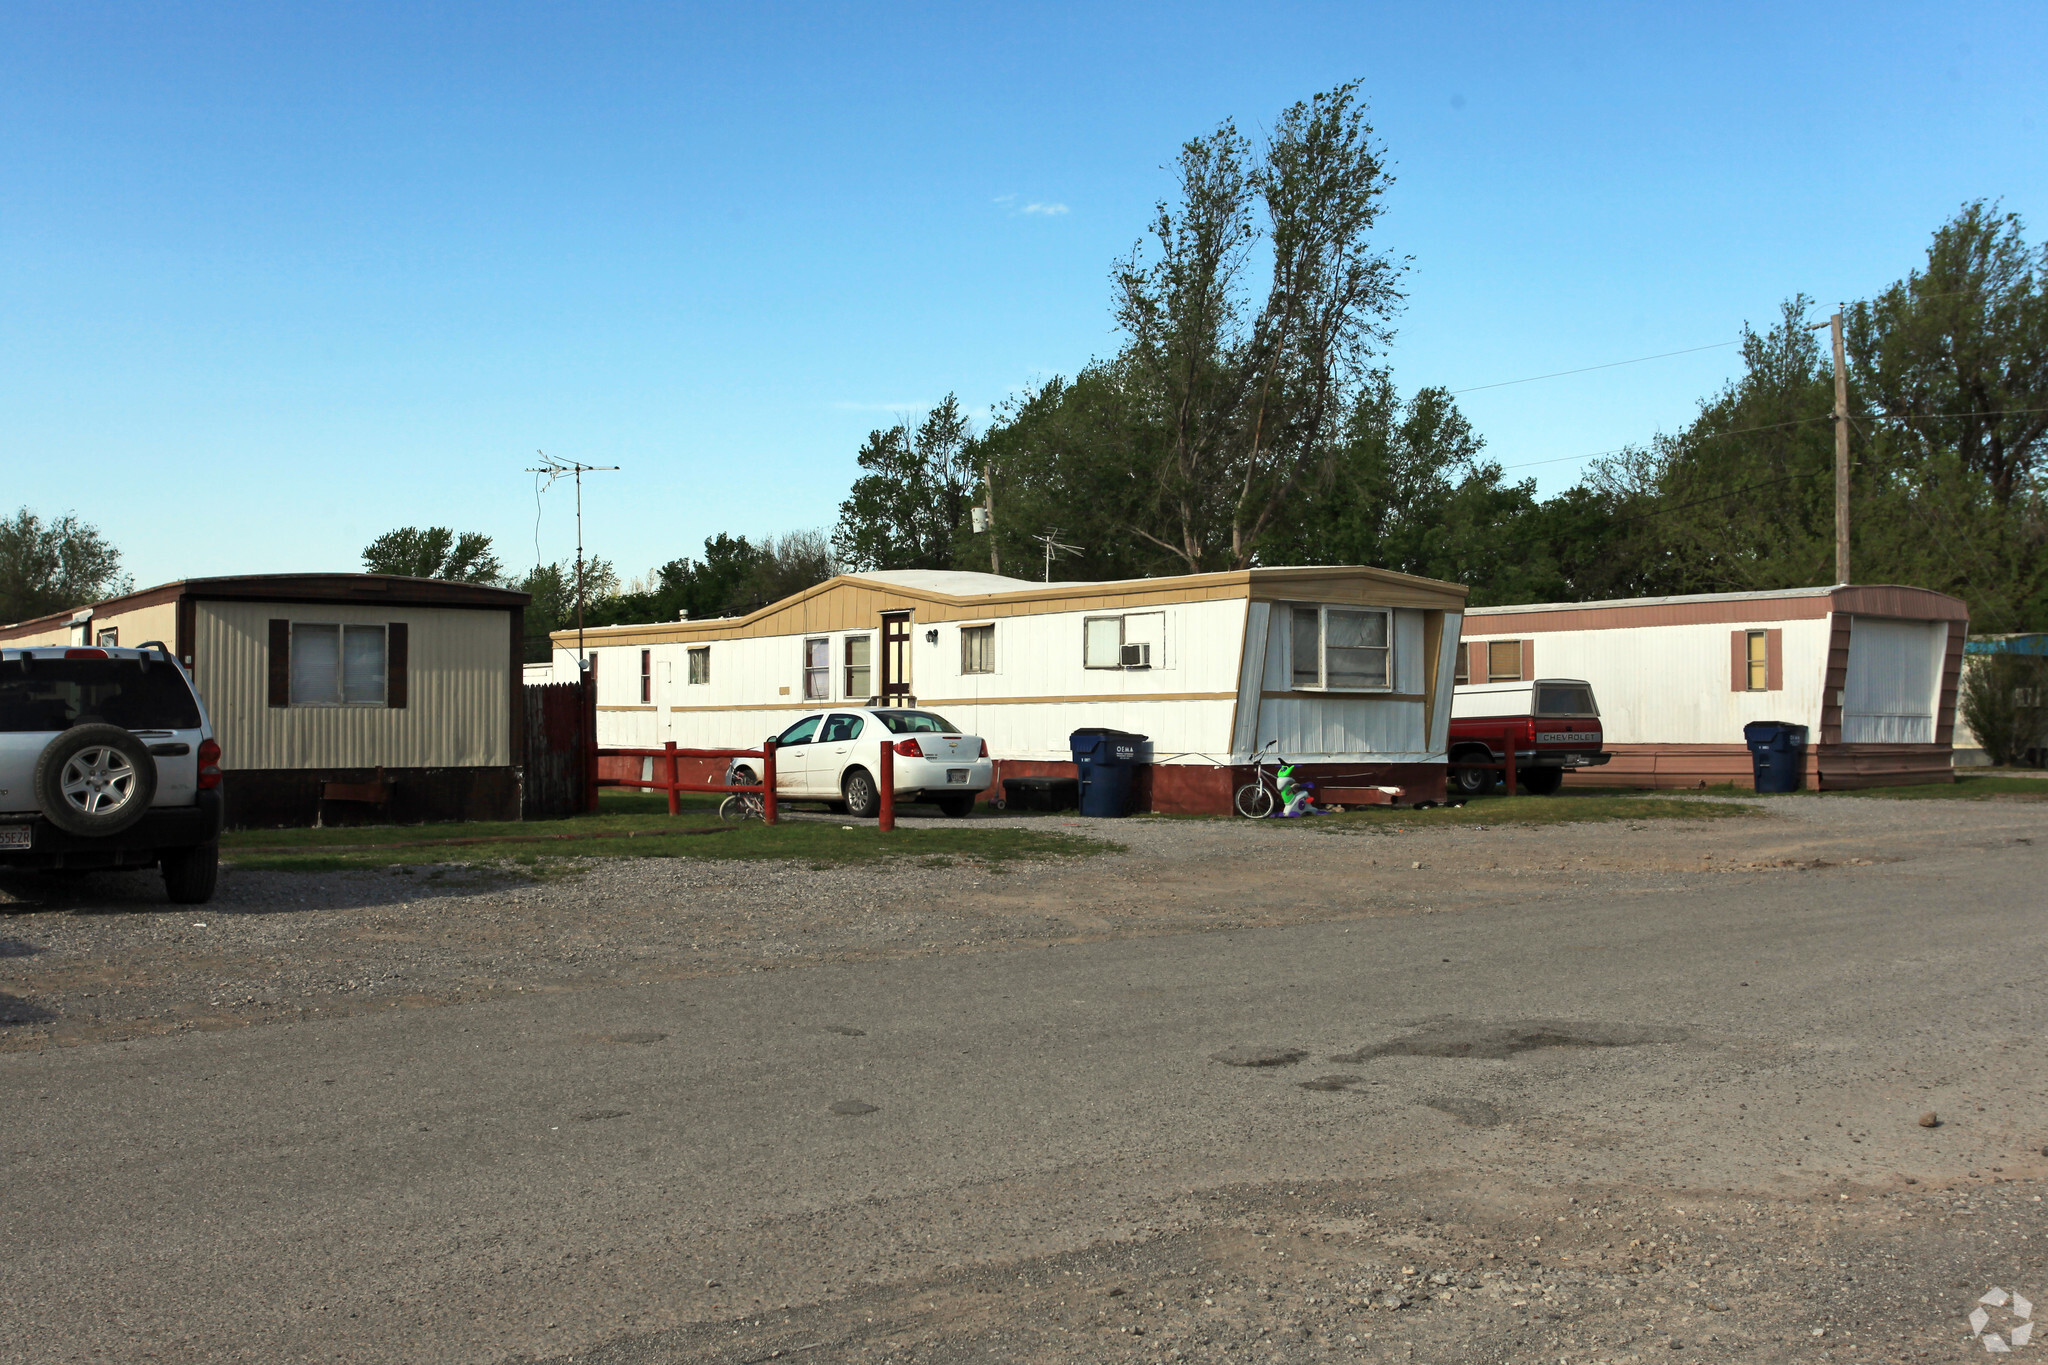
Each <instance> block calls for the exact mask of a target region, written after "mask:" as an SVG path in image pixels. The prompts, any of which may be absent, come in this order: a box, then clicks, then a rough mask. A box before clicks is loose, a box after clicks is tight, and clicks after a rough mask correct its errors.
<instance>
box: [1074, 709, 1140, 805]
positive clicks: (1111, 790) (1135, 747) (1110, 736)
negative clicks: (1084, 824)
mask: <svg viewBox="0 0 2048 1365" xmlns="http://www.w3.org/2000/svg"><path fill="white" fill-rule="evenodd" d="M1145 738H1146V737H1145V736H1144V735H1134V734H1131V733H1130V732H1129V731H1126V730H1104V729H1099V728H1091V729H1087V730H1076V731H1074V733H1072V734H1071V735H1068V736H1067V745H1068V747H1069V748H1070V749H1071V750H1072V751H1073V755H1074V767H1075V768H1077V769H1078V770H1079V772H1080V777H1081V814H1083V815H1090V816H1095V817H1097V818H1099V819H1111V820H1114V819H1120V818H1122V817H1123V815H1124V814H1125V813H1126V812H1127V811H1128V810H1129V808H1130V804H1131V771H1132V769H1134V768H1136V767H1137V765H1138V753H1139V746H1140V745H1142V744H1143V743H1144V742H1145Z"/></svg>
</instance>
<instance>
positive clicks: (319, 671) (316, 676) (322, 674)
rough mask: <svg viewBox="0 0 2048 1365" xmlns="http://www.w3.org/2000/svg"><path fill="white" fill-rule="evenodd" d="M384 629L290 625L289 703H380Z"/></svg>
mask: <svg viewBox="0 0 2048 1365" xmlns="http://www.w3.org/2000/svg"><path fill="white" fill-rule="evenodd" d="M384 644H385V641H384V627H382V626H339V625H323V624H318V623H314V622H307V621H294V622H292V623H291V704H292V705H293V706H382V705H384V683H385V669H384V657H385V650H384Z"/></svg>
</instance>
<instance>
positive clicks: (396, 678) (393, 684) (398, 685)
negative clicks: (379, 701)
mask: <svg viewBox="0 0 2048 1365" xmlns="http://www.w3.org/2000/svg"><path fill="white" fill-rule="evenodd" d="M409 644H410V641H409V640H408V639H407V632H406V628H405V622H403V621H393V622H392V623H391V624H390V626H388V627H387V628H386V633H385V637H384V704H385V705H386V706H388V707H390V708H391V709H392V710H394V711H403V710H404V709H405V701H406V695H405V679H406V653H407V646H408V645H409Z"/></svg>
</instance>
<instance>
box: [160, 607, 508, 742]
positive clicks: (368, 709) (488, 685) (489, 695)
mask: <svg viewBox="0 0 2048 1365" xmlns="http://www.w3.org/2000/svg"><path fill="white" fill-rule="evenodd" d="M196 606H197V610H196V612H195V614H194V631H195V639H194V647H193V665H194V671H195V675H196V676H195V681H196V683H197V684H198V687H199V694H200V696H201V697H202V698H203V699H204V700H205V702H206V707H207V711H208V713H209V714H210V715H211V716H212V717H213V724H214V730H215V732H216V733H217V734H218V735H219V737H220V744H221V751H222V763H221V766H222V767H223V768H226V769H228V770H230V771H233V770H238V769H249V768H263V769H276V768H375V767H387V768H443V767H503V766H506V765H508V764H510V763H511V761H512V757H511V724H512V721H511V716H510V714H509V713H508V711H507V710H506V708H507V707H508V706H509V705H510V698H511V679H510V677H509V671H510V669H511V659H510V656H509V652H508V650H507V648H506V637H507V632H508V631H509V630H510V629H511V625H510V616H509V613H506V612H503V611H484V610H458V609H450V608H445V607H394V606H367V605H366V606H358V605H356V604H354V603H322V604H319V605H317V606H315V605H305V604H298V603H290V604H287V603H270V602H200V603H197V604H196ZM272 617H281V618H288V619H290V620H294V621H338V622H341V623H342V624H345V625H348V624H354V625H387V624H389V623H391V622H393V621H403V622H405V624H406V625H407V626H408V627H410V635H411V658H410V661H409V665H408V669H407V677H408V684H409V692H410V697H409V700H408V703H407V705H406V707H405V709H404V710H398V711H394V710H389V709H387V708H385V707H381V706H351V707H297V706H294V707H272V706H270V705H268V704H267V697H266V688H265V678H266V666H267V662H268V652H269V649H268V637H267V630H268V625H267V623H268V622H269V620H270V619H271V618H272Z"/></svg>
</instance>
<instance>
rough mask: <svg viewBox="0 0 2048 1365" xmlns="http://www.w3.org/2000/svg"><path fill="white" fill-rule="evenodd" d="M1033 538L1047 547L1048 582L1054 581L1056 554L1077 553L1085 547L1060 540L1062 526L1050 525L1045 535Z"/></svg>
mask: <svg viewBox="0 0 2048 1365" xmlns="http://www.w3.org/2000/svg"><path fill="white" fill-rule="evenodd" d="M1031 538H1032V539H1033V540H1035V541H1037V542H1038V543H1039V544H1040V545H1043V546H1044V547H1045V581H1046V582H1048V583H1050V582H1052V560H1053V556H1054V555H1077V554H1079V553H1081V551H1082V549H1084V548H1085V547H1083V546H1080V545H1068V544H1065V543H1063V542H1062V541H1061V540H1060V528H1059V527H1057V526H1048V527H1046V528H1045V534H1044V535H1042V536H1033V537H1031Z"/></svg>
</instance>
